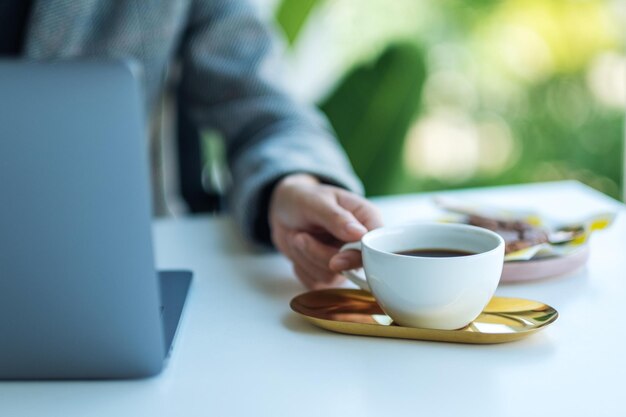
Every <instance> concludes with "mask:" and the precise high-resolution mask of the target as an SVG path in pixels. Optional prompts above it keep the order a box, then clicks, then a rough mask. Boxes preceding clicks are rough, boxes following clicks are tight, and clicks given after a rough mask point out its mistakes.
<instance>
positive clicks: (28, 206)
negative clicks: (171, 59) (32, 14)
mask: <svg viewBox="0 0 626 417" xmlns="http://www.w3.org/2000/svg"><path fill="white" fill-rule="evenodd" d="M130 68H131V67H130V66H128V65H125V64H123V63H112V62H82V63H80V62H67V63H35V62H8V61H0V378H2V379H74V378H80V379H82V378H135V377H145V376H150V375H154V374H156V373H158V372H159V371H160V370H161V369H162V367H163V363H164V360H165V359H166V357H167V355H168V353H169V351H170V348H171V345H172V340H173V338H174V333H175V331H176V328H177V326H178V322H179V318H180V315H181V311H182V308H183V305H184V302H185V298H186V296H187V291H188V288H189V283H190V280H191V273H190V272H186V271H169V272H158V273H157V271H156V270H155V266H154V255H153V249H152V237H151V236H152V233H151V208H150V202H151V198H150V191H149V179H148V178H149V177H148V172H149V170H148V162H147V152H146V150H147V144H146V139H145V134H144V132H145V127H146V125H147V123H146V120H145V118H144V116H143V113H142V98H141V94H140V92H139V83H138V82H137V80H136V77H135V76H134V74H133V71H132V70H131V69H130Z"/></svg>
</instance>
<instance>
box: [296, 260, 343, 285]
mask: <svg viewBox="0 0 626 417" xmlns="http://www.w3.org/2000/svg"><path fill="white" fill-rule="evenodd" d="M293 271H294V273H295V274H296V276H297V277H298V279H299V280H300V282H302V283H303V284H304V285H305V286H306V287H307V288H308V289H311V290H321V289H324V288H330V287H336V286H338V285H339V284H341V283H342V282H343V281H344V280H345V278H344V277H343V276H342V275H334V276H332V277H330V278H329V279H327V280H319V279H318V278H319V277H318V276H316V275H315V274H313V273H311V272H310V271H309V270H307V269H306V268H304V267H302V266H300V265H298V264H294V266H293Z"/></svg>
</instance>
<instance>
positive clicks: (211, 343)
mask: <svg viewBox="0 0 626 417" xmlns="http://www.w3.org/2000/svg"><path fill="white" fill-rule="evenodd" d="M455 195H457V196H460V197H467V198H468V199H471V200H472V201H477V202H485V203H489V204H496V205H500V206H509V207H525V208H541V209H542V211H543V212H545V213H548V214H551V215H553V216H555V217H559V216H560V217H562V218H565V219H568V218H572V219H575V218H577V217H581V216H584V215H585V214H588V213H593V212H596V211H606V210H619V211H620V215H619V216H618V218H617V221H616V223H615V224H614V225H613V227H612V228H611V229H610V230H606V231H603V232H599V233H597V234H596V235H595V236H594V237H593V238H592V242H591V258H590V260H589V264H588V266H587V267H586V268H585V269H583V270H580V271H578V272H576V273H573V274H571V275H569V276H563V277H558V278H553V279H549V280H545V281H542V282H534V283H527V284H517V285H507V286H501V287H500V288H499V289H498V294H499V295H503V296H514V297H526V298H530V299H536V300H540V301H544V302H546V303H548V304H550V305H552V306H554V307H555V308H557V310H558V311H559V313H560V317H559V319H558V320H557V322H556V323H555V324H553V325H552V326H551V327H549V328H548V329H546V330H545V331H544V332H541V333H539V334H537V335H534V336H532V337H530V338H528V339H525V340H522V341H519V342H514V343H508V344H502V345H484V346H473V345H460V344H446V343H433V342H418V341H407V340H394V339H380V338H369V337H356V336H347V335H341V334H335V333H330V332H327V331H324V330H320V329H317V328H315V327H313V326H312V325H310V324H308V323H306V322H304V321H303V320H302V319H301V318H300V317H298V316H296V315H295V314H294V313H292V312H291V311H290V309H289V306H288V304H289V300H290V299H291V298H292V297H293V296H295V295H296V294H298V293H301V292H303V291H304V288H303V287H302V286H301V285H300V284H299V283H298V282H297V281H296V280H295V279H294V278H293V276H292V274H291V269H290V266H289V264H288V263H287V261H286V260H285V259H283V258H282V257H280V256H278V255H275V254H270V253H258V252H254V251H252V250H250V248H248V247H247V246H246V245H245V244H244V243H243V242H242V241H241V240H240V239H239V238H238V237H237V235H236V233H235V232H234V227H233V225H232V223H231V220H230V219H228V218H208V217H195V218H185V219H178V220H164V221H158V222H156V224H155V235H156V236H155V239H156V252H157V258H158V264H159V267H162V268H190V269H192V270H193V271H194V272H195V279H194V282H193V286H192V289H191V293H190V298H189V299H188V305H187V307H186V311H185V313H184V317H183V321H182V327H181V328H180V329H179V334H178V337H177V340H176V345H175V348H174V351H173V356H172V357H171V359H170V360H169V363H168V365H167V367H166V369H165V371H164V372H163V373H162V374H161V375H159V376H158V377H155V378H151V379H147V380H139V381H108V382H98V381H93V382H1V383H0V416H2V417H14V416H66V417H70V416H81V417H82V416H247V417H253V416H303V417H304V416H353V415H359V416H376V417H381V416H396V415H397V416H403V415H412V416H413V415H420V416H466V415H467V416H473V415H476V416H498V417H505V416H532V415H538V416H539V415H540V416H567V417H575V416H584V417H590V416H594V417H598V416H611V417H614V416H626V331H625V329H624V318H623V317H622V315H623V314H624V311H625V307H626V272H625V271H626V210H625V209H624V206H621V205H618V204H617V203H616V202H614V201H613V200H610V199H608V198H607V197H604V196H603V195H601V194H599V193H597V192H595V191H593V190H591V189H589V188H587V187H584V186H582V185H580V184H578V183H575V182H560V183H548V184H535V185H525V186H513V187H502V188H492V189H481V190H468V191H462V192H457V193H455ZM376 202H377V204H379V206H380V207H381V208H382V210H383V214H384V216H385V220H386V222H387V223H388V224H391V223H397V222H402V221H407V220H415V219H426V218H432V217H433V216H436V215H437V212H436V210H435V209H434V208H433V207H432V205H431V204H430V197H429V196H424V195H422V196H419V195H407V196H399V197H391V198H384V199H377V200H376Z"/></svg>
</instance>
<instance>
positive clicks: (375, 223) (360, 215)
mask: <svg viewBox="0 0 626 417" xmlns="http://www.w3.org/2000/svg"><path fill="white" fill-rule="evenodd" d="M337 203H338V204H339V205H340V206H341V207H343V208H344V209H346V210H348V211H349V212H350V213H352V215H353V216H354V217H355V218H356V219H357V220H358V221H359V222H360V223H361V224H363V225H364V226H365V227H366V228H367V230H373V229H376V228H378V227H381V226H382V225H383V220H382V216H381V214H380V211H379V210H378V207H376V206H375V205H373V204H372V203H370V202H369V201H367V200H366V199H365V198H363V197H361V196H359V195H357V194H354V193H351V192H348V191H345V190H339V191H338V192H337Z"/></svg>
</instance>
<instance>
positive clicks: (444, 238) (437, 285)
mask: <svg viewBox="0 0 626 417" xmlns="http://www.w3.org/2000/svg"><path fill="white" fill-rule="evenodd" d="M414 249H417V250H419V249H452V250H459V251H466V252H471V253H473V254H471V255H464V256H455V257H441V258H435V257H425V256H409V255H401V254H397V253H396V252H402V251H408V250H414ZM346 250H359V251H361V253H362V256H363V269H364V271H365V277H363V276H362V274H361V273H360V271H357V270H349V271H344V272H343V274H344V275H345V276H346V277H347V278H348V279H350V280H351V281H352V282H354V283H355V284H356V285H358V286H359V287H361V288H362V289H364V290H367V291H371V293H372V294H373V295H374V297H375V298H376V301H378V303H379V304H380V306H381V307H382V309H383V310H384V311H385V313H387V314H388V315H389V316H390V317H391V318H392V319H393V320H394V321H395V322H396V323H398V324H400V325H403V326H410V327H421V328H429V329H444V330H453V329H459V328H462V327H465V326H467V325H468V324H469V323H471V322H472V321H473V320H474V319H475V318H476V317H478V315H479V314H480V313H481V312H482V310H483V308H484V307H485V306H486V305H487V303H488V302H489V300H490V299H491V297H492V296H493V294H494V292H495V290H496V288H497V286H498V282H499V281H500V275H501V273H502V266H503V262H504V240H503V239H502V238H501V237H500V236H499V235H498V234H496V233H494V232H492V231H490V230H487V229H483V228H480V227H475V226H469V225H463V224H445V223H415V224H410V225H404V226H389V227H381V228H379V229H376V230H373V231H370V232H368V233H366V234H365V235H364V236H363V238H362V239H361V241H359V242H352V243H347V244H345V245H344V246H343V247H342V248H341V251H346Z"/></svg>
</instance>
